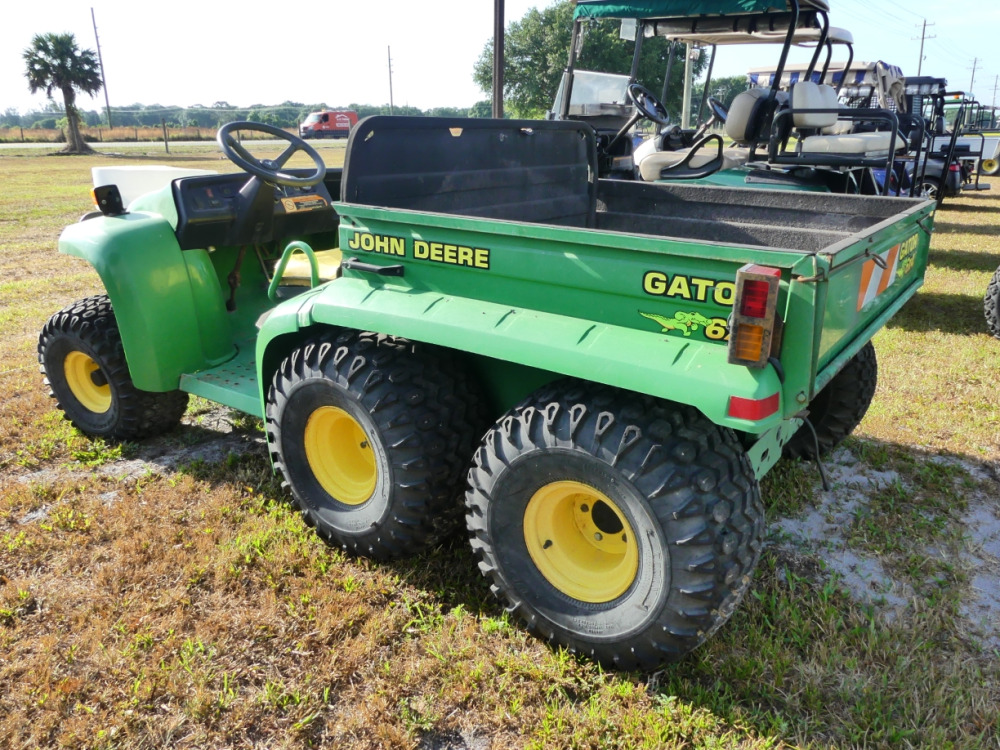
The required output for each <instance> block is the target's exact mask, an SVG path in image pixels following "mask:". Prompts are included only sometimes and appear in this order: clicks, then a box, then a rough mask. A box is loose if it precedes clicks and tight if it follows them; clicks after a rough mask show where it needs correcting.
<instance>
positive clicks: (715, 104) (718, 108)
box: [708, 96, 729, 122]
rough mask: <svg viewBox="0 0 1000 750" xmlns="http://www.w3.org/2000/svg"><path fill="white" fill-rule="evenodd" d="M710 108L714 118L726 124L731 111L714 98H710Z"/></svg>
mask: <svg viewBox="0 0 1000 750" xmlns="http://www.w3.org/2000/svg"><path fill="white" fill-rule="evenodd" d="M708 108H709V109H710V110H712V116H713V117H715V119H716V120H718V121H719V122H725V121H726V118H727V117H729V110H728V109H726V106H725V105H724V104H723V103H722V102H720V101H719V100H718V99H716V98H715V97H714V96H710V97H708Z"/></svg>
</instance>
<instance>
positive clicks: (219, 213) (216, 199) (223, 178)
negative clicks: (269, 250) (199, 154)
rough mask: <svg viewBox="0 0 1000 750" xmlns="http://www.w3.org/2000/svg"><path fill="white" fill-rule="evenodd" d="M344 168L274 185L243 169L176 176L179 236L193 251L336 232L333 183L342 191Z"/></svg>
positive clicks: (184, 244)
mask: <svg viewBox="0 0 1000 750" xmlns="http://www.w3.org/2000/svg"><path fill="white" fill-rule="evenodd" d="M299 171H300V170H289V172H290V173H292V174H298V173H299ZM301 172H302V174H303V175H305V174H309V172H308V171H306V170H301ZM340 173H341V170H339V169H337V170H327V178H326V180H324V182H320V183H319V184H318V185H314V186H312V187H304V188H303V187H286V186H275V185H271V184H269V183H265V182H263V181H262V180H260V179H259V178H256V177H252V176H250V175H248V174H246V173H245V172H235V173H228V174H217V175H204V176H199V177H184V178H181V179H178V180H174V182H173V186H172V188H173V194H174V202H175V204H176V206H177V229H176V234H177V241H178V242H179V243H180V247H181V249H182V250H192V249H195V248H205V247H209V246H225V245H245V244H260V243H265V242H271V241H275V240H277V241H283V240H285V239H292V238H299V237H304V236H307V235H310V234H317V233H321V232H331V231H334V230H336V228H337V225H338V223H339V222H338V217H337V212H336V211H335V210H334V209H333V205H332V204H333V201H332V199H331V191H330V188H334V189H335V193H334V194H336V195H338V196H339V193H340Z"/></svg>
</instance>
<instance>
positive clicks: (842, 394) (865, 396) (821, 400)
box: [783, 341, 878, 459]
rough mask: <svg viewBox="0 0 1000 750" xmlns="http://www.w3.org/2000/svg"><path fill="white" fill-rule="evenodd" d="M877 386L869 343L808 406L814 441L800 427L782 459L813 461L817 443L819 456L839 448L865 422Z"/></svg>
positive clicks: (872, 353)
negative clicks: (807, 459) (814, 434)
mask: <svg viewBox="0 0 1000 750" xmlns="http://www.w3.org/2000/svg"><path fill="white" fill-rule="evenodd" d="M877 386H878V360H877V358H876V356H875V347H874V345H872V342H871V341H869V342H868V343H867V344H865V345H864V347H862V349H861V351H859V352H858V353H857V354H856V355H855V356H854V357H853V358H852V359H851V361H850V362H848V363H847V365H845V366H844V369H842V370H841V371H840V372H838V373H837V374H836V375H834V376H833V380H831V381H830V382H829V383H827V384H826V386H825V387H824V388H823V390H821V391H820V392H819V393H817V394H816V398H814V399H813V400H812V403H810V404H809V421H810V422H811V423H812V426H813V429H815V430H816V438H815V439H814V438H813V433H812V430H810V429H809V427H808V425H802V426H801V427H800V428H799V429H798V432H796V433H795V435H794V436H792V439H791V440H790V441H789V442H788V444H787V445H785V447H784V449H783V453H784V455H785V457H786V458H810V459H811V458H815V457H816V442H817V440H818V442H819V452H820V455H821V456H823V455H826V454H827V453H829V452H830V451H832V450H833V449H834V448H836V447H837V446H838V445H840V444H841V443H842V442H843V441H844V439H845V438H846V437H847V436H848V435H850V434H851V433H852V432H854V429H855V428H856V427H857V426H858V425H859V424H860V423H861V420H862V419H864V416H865V414H866V413H867V412H868V407H869V406H871V403H872V399H873V398H874V397H875V389H876V387H877Z"/></svg>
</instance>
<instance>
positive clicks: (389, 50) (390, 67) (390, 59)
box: [385, 47, 396, 116]
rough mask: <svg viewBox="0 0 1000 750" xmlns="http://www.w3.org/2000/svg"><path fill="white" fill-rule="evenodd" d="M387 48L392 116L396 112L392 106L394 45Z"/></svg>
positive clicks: (390, 111) (390, 110)
mask: <svg viewBox="0 0 1000 750" xmlns="http://www.w3.org/2000/svg"><path fill="white" fill-rule="evenodd" d="M385 49H386V52H387V53H388V54H389V114H390V116H391V115H394V114H395V113H396V112H395V109H394V108H393V106H392V47H386V48H385Z"/></svg>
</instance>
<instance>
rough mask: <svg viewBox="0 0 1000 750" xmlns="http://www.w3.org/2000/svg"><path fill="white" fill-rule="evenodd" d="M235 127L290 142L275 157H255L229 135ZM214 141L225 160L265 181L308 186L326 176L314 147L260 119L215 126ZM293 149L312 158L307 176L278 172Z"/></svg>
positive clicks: (276, 183)
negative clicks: (216, 133)
mask: <svg viewBox="0 0 1000 750" xmlns="http://www.w3.org/2000/svg"><path fill="white" fill-rule="evenodd" d="M237 130H250V131H254V132H258V133H267V134H268V135H273V136H275V137H277V138H280V139H281V140H283V141H288V143H289V144H290V145H289V146H288V148H286V149H285V150H284V151H282V152H281V155H280V156H278V158H276V159H258V158H257V157H255V156H253V155H252V154H251V153H250V152H249V151H247V150H246V149H245V148H243V145H242V144H241V143H240V142H239V141H238V140H237V139H236V136H234V135H233V133H234V132H235V131H237ZM215 140H216V141H217V142H218V144H219V147H220V148H221V149H222V153H224V154H225V155H226V157H227V158H228V159H229V161H231V162H232V163H233V164H235V165H236V166H237V167H239V168H240V169H243V170H245V171H247V172H249V173H250V174H252V175H255V176H257V177H260V179H262V180H264V181H265V182H270V183H272V184H275V185H286V186H290V187H312V186H313V185H318V184H319V183H320V182H322V181H323V178H324V177H326V164H325V163H324V162H323V157H321V156H320V155H319V154H318V153H317V152H316V149H314V148H313V147H312V146H310V145H309V144H308V143H306V142H305V141H304V140H302V139H301V138H299V137H298V136H296V135H292V134H291V133H289V132H288V131H287V130H282V129H281V128H276V127H274V126H273V125H265V124H264V123H262V122H244V121H236V122H227V123H226V124H225V125H223V126H222V127H221V128H219V133H218V135H216V138H215ZM297 151H304V152H305V153H306V154H307V155H308V156H309V158H310V159H312V160H313V164H314V165H315V166H316V171H315V172H313V173H312V174H311V175H308V176H306V177H296V176H295V175H291V174H288V173H287V172H282V171H281V168H282V167H283V166H285V164H286V163H287V162H288V160H289V159H290V158H291V157H292V155H293V154H294V153H295V152H297Z"/></svg>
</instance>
